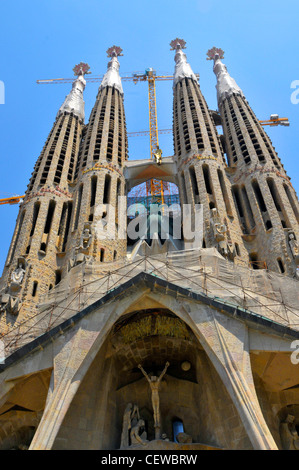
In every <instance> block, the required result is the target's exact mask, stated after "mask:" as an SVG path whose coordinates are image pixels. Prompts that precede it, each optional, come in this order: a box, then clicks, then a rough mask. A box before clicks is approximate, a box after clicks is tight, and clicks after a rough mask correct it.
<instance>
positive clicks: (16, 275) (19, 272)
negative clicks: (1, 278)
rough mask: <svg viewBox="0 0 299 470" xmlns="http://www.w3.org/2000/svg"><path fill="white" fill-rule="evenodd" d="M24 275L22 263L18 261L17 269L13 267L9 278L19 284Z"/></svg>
mask: <svg viewBox="0 0 299 470" xmlns="http://www.w3.org/2000/svg"><path fill="white" fill-rule="evenodd" d="M24 275H25V269H24V267H23V264H22V263H21V262H20V261H19V264H18V267H17V269H15V270H14V271H13V272H12V273H11V280H12V282H14V283H15V284H18V285H21V284H22V281H23V279H24Z"/></svg>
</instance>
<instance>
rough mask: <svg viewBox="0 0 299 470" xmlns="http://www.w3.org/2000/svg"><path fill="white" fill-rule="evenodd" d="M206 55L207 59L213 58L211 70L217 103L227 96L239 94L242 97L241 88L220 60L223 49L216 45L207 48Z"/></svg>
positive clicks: (222, 56)
mask: <svg viewBox="0 0 299 470" xmlns="http://www.w3.org/2000/svg"><path fill="white" fill-rule="evenodd" d="M207 56H208V58H207V60H214V67H213V71H214V73H215V75H216V77H217V85H216V89H217V99H218V105H220V103H221V102H222V101H223V99H224V98H226V97H227V96H231V95H239V96H243V98H244V94H243V92H242V90H241V88H240V87H239V86H238V85H237V83H236V81H235V80H234V79H233V78H232V77H231V76H230V74H229V73H228V71H227V68H226V65H224V64H223V63H222V62H221V59H223V58H224V51H223V50H222V49H219V48H217V47H213V48H212V49H209V50H208V52H207Z"/></svg>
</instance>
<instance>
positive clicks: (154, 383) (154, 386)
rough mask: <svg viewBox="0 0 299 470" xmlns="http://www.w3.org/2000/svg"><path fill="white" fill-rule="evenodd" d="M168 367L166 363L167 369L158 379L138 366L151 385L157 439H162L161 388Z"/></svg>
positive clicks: (165, 368)
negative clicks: (160, 432)
mask: <svg viewBox="0 0 299 470" xmlns="http://www.w3.org/2000/svg"><path fill="white" fill-rule="evenodd" d="M168 366H169V362H166V364H165V367H164V369H163V371H162V373H161V375H160V377H156V376H154V375H153V376H151V377H149V376H148V375H147V373H146V372H145V370H144V369H143V368H142V366H141V364H139V365H138V368H139V369H140V370H141V372H142V373H143V375H144V376H145V378H146V380H147V381H148V383H149V386H150V388H151V391H152V406H153V410H154V426H155V431H156V438H159V437H160V435H159V430H160V427H161V423H160V421H161V420H160V400H159V387H160V383H161V380H162V378H163V377H164V375H165V373H166V370H167V368H168Z"/></svg>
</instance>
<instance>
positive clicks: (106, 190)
mask: <svg viewBox="0 0 299 470" xmlns="http://www.w3.org/2000/svg"><path fill="white" fill-rule="evenodd" d="M110 186H111V176H110V175H106V176H105V185H104V196H103V204H109V200H110Z"/></svg>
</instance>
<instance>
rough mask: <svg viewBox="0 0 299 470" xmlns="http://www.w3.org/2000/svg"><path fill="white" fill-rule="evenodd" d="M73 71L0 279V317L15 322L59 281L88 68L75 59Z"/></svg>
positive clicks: (31, 310)
mask: <svg viewBox="0 0 299 470" xmlns="http://www.w3.org/2000/svg"><path fill="white" fill-rule="evenodd" d="M73 70H74V74H75V75H76V76H77V78H76V80H75V81H74V82H73V86H72V90H71V92H70V93H69V94H68V95H67V97H66V98H65V101H64V103H63V104H62V106H61V107H60V109H59V111H58V113H57V116H56V119H55V122H54V124H53V127H52V129H51V132H50V134H49V136H48V138H47V141H46V143H45V145H44V148H43V150H42V152H41V154H40V156H39V158H38V160H37V162H36V165H35V168H34V171H33V173H32V177H31V179H30V182H29V185H28V188H27V191H26V195H25V198H24V201H23V203H22V204H21V206H20V211H19V215H18V218H17V223H16V228H15V232H14V235H13V239H12V242H11V246H10V249H9V252H8V256H7V260H6V264H5V267H4V271H3V276H2V278H1V311H2V313H4V317H3V319H2V320H4V321H5V322H8V323H9V321H10V320H9V318H11V317H10V316H11V315H13V316H18V318H17V322H22V320H24V319H27V318H28V317H29V318H30V317H32V316H34V315H35V311H36V306H37V304H38V302H39V300H40V299H41V298H42V297H43V296H44V295H45V294H47V292H48V291H49V290H51V289H52V287H53V286H54V285H55V284H57V283H58V282H59V281H60V279H61V273H62V269H63V263H64V254H65V248H66V244H67V239H68V235H69V226H70V225H69V224H70V219H71V215H72V209H73V197H72V193H71V186H70V185H71V183H72V180H73V176H74V170H75V165H76V161H77V155H78V151H79V145H80V140H81V134H82V129H83V126H84V100H83V91H84V88H85V85H86V82H85V79H84V75H85V74H86V73H88V70H89V66H88V65H87V64H83V63H80V64H79V65H77V66H76V67H74V69H73ZM7 316H8V317H7Z"/></svg>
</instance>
